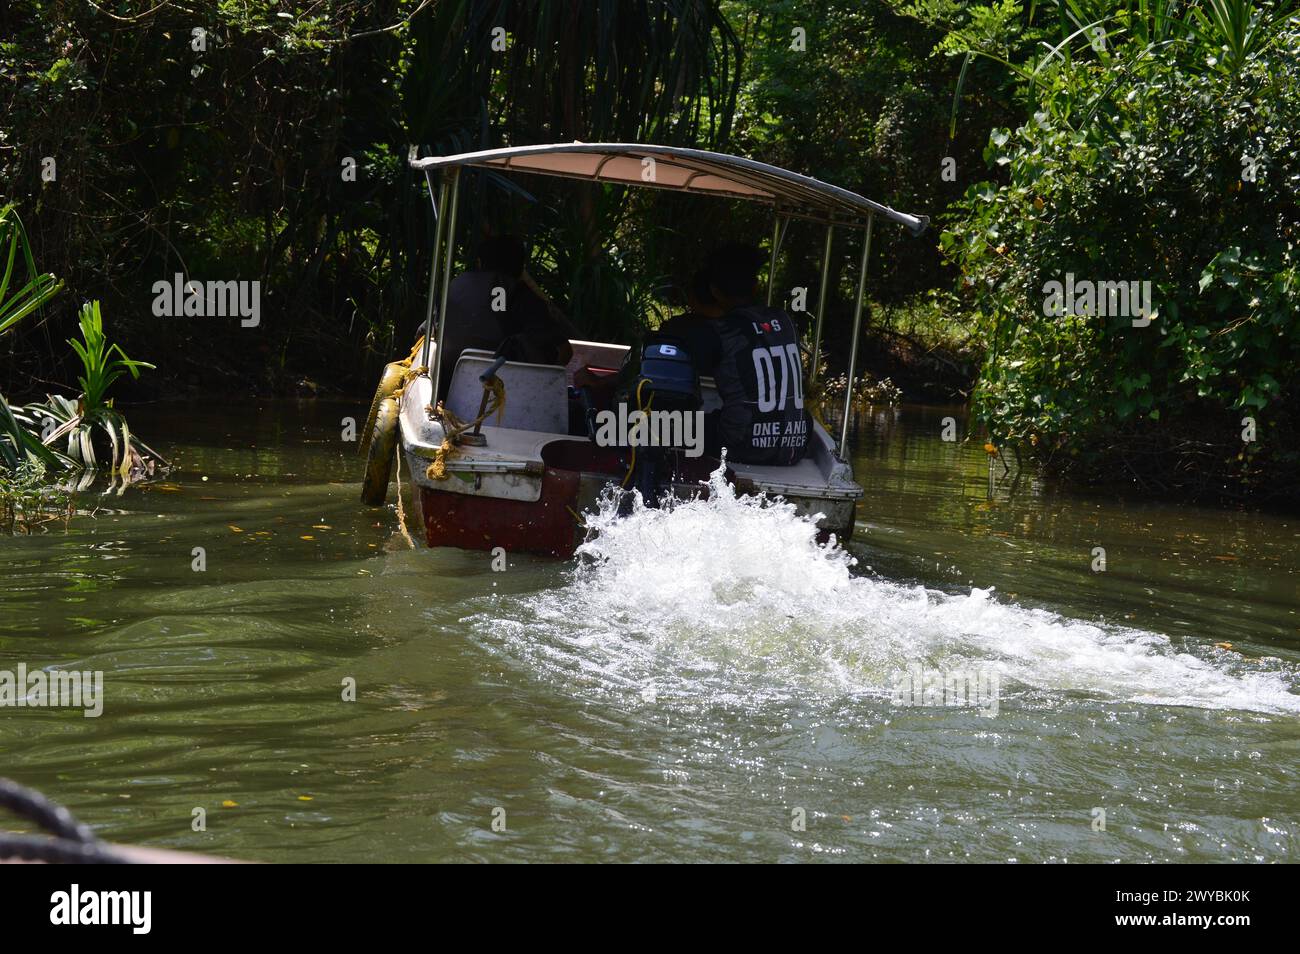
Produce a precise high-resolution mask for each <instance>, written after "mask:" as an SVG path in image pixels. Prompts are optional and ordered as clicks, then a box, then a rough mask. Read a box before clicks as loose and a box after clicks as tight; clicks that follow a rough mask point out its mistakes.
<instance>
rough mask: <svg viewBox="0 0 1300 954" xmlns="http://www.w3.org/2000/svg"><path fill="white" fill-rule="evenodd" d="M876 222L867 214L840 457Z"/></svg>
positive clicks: (846, 437)
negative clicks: (872, 236) (873, 228)
mask: <svg viewBox="0 0 1300 954" xmlns="http://www.w3.org/2000/svg"><path fill="white" fill-rule="evenodd" d="M875 223H876V215H875V213H874V212H872V213H870V214H868V215H867V230H866V233H865V234H864V235H863V237H862V262H861V263H860V264H859V265H858V297H857V301H856V302H855V303H854V305H853V344H851V345H850V346H849V379H848V380H849V383H848V387H847V388H846V389H845V391H844V420H843V421H842V422H841V423H840V457H843V456H844V450H845V448H847V447H848V443H849V411H851V410H852V408H853V377H854V374H855V373H856V372H857V367H858V338H859V337H860V336H861V334H862V296H863V294H864V293H865V292H866V288H867V263H868V262H869V261H871V229H872V226H873V225H875Z"/></svg>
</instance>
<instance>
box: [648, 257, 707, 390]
mask: <svg viewBox="0 0 1300 954" xmlns="http://www.w3.org/2000/svg"><path fill="white" fill-rule="evenodd" d="M686 305H687V309H688V310H687V311H686V312H685V313H684V314H681V315H673V316H672V317H671V318H669V319H668V320H667V321H665V322H664V323H663V324H662V325H660V326H659V331H658V334H659V335H661V336H664V337H670V338H677V339H679V340H680V341H681V342H682V344H683V345H684V346H685V348H686V350H687V352H688V353H689V354H690V356H691V360H692V361H694V362H695V371H696V373H697V374H699V375H700V376H701V377H707V376H708V375H710V374H712V373H713V369H714V368H715V367H716V366H717V364H718V362H719V361H720V360H721V358H722V351H721V347H722V341H721V339H719V338H718V333H717V330H716V328H715V327H714V322H715V321H716V320H717V319H719V318H721V317H722V314H723V308H722V306H721V305H720V304H719V303H718V301H717V299H715V298H714V297H713V292H712V291H710V290H709V276H708V273H706V272H705V271H704V270H703V269H701V270H700V271H697V272H696V273H695V274H694V275H692V276H691V281H690V284H688V285H687V286H686Z"/></svg>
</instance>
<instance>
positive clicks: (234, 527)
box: [226, 523, 244, 533]
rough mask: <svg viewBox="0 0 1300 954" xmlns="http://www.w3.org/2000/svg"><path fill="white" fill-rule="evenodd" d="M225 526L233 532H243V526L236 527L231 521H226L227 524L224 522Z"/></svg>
mask: <svg viewBox="0 0 1300 954" xmlns="http://www.w3.org/2000/svg"><path fill="white" fill-rule="evenodd" d="M226 526H227V527H229V528H230V529H231V531H232V532H233V533H243V532H244V528H243V527H237V526H235V525H234V524H233V523H228V524H226Z"/></svg>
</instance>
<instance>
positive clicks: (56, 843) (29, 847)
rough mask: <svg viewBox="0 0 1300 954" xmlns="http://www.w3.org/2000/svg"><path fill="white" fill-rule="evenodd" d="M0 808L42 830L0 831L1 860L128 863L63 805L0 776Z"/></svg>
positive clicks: (58, 862)
mask: <svg viewBox="0 0 1300 954" xmlns="http://www.w3.org/2000/svg"><path fill="white" fill-rule="evenodd" d="M0 808H7V809H9V811H11V812H13V813H14V814H15V815H17V816H18V817H19V818H21V819H23V820H25V821H29V822H31V823H32V824H34V825H36V827H37V828H39V829H41V831H42V832H43V834H39V835H14V834H0V859H9V858H16V859H18V860H19V861H43V862H45V863H46V864H119V865H122V864H131V861H130V860H129V859H127V858H124V857H122V856H121V855H120V854H118V853H116V852H114V851H112V850H111V849H110V848H109V847H108V846H106V845H105V844H104V843H103V842H101V841H100V840H99V839H98V838H96V837H95V833H94V832H93V831H91V830H90V827H89V826H88V825H85V824H82V823H81V822H79V821H78V820H77V819H76V818H75V817H74V816H73V814H72V812H70V811H68V810H67V809H66V808H64V807H63V806H62V805H59V804H57V803H56V802H52V801H50V800H49V799H48V798H46V797H45V796H44V795H42V794H41V793H40V792H38V791H36V790H34V789H30V788H27V787H26V786H24V785H19V784H18V783H17V782H14V781H10V780H9V779H7V778H0Z"/></svg>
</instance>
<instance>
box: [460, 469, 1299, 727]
mask: <svg viewBox="0 0 1300 954" xmlns="http://www.w3.org/2000/svg"><path fill="white" fill-rule="evenodd" d="M588 523H589V525H590V526H591V527H592V529H593V531H594V534H593V535H592V537H591V539H590V540H589V541H588V542H587V543H585V544H584V545H583V546H582V547H581V548H580V550H579V555H578V565H577V566H576V567H575V569H574V570H573V572H572V577H571V579H570V581H569V582H568V583H567V585H565V586H563V587H560V588H558V589H552V590H547V591H544V592H542V593H539V594H533V595H531V596H528V597H526V598H510V599H503V600H501V601H500V602H499V603H498V605H497V608H496V612H493V613H492V614H486V613H485V614H480V616H479V617H477V618H475V619H474V620H473V622H474V623H475V625H476V626H477V628H479V630H480V631H481V632H487V631H489V630H490V631H491V632H492V633H493V634H494V637H493V638H494V639H501V638H504V640H505V643H506V648H507V652H508V654H510V655H513V656H518V657H520V658H521V659H522V661H523V662H524V663H525V664H526V665H528V666H529V667H531V668H532V669H534V670H535V671H538V672H540V673H541V674H543V675H546V676H549V677H551V678H555V679H557V680H559V681H562V682H565V683H570V684H577V685H578V686H581V687H583V689H584V690H585V691H595V692H608V693H627V692H637V693H641V694H642V695H644V696H646V697H647V698H649V697H651V696H653V698H655V699H657V700H659V701H664V700H668V699H672V700H676V701H677V702H679V703H683V704H691V705H715V704H729V705H741V706H746V707H749V706H762V705H764V704H766V703H770V702H772V701H783V700H790V699H796V698H797V699H803V700H809V699H811V698H820V699H823V700H836V699H840V700H842V699H845V698H854V697H867V698H870V697H875V698H888V697H889V696H890V694H891V691H892V688H893V685H894V680H895V678H896V676H897V675H898V674H899V673H900V672H902V671H903V670H906V669H908V668H909V667H911V666H914V665H917V664H919V665H921V666H924V667H926V668H929V669H937V670H945V671H951V670H954V669H964V670H968V671H970V670H976V669H979V670H981V671H984V672H995V673H996V674H997V676H998V678H999V680H1000V684H1001V686H1002V693H1003V696H1004V699H1005V698H1007V697H1008V696H1010V697H1015V696H1016V695H1017V694H1021V695H1026V694H1034V695H1035V696H1036V697H1037V696H1038V695H1041V694H1044V693H1045V694H1046V695H1047V698H1048V699H1049V700H1057V701H1059V700H1060V699H1062V698H1063V697H1065V696H1067V695H1082V696H1085V697H1092V698H1098V699H1101V700H1104V701H1128V702H1137V703H1146V704H1152V705H1169V706H1194V707H1201V708H1218V709H1238V710H1248V711H1258V712H1286V713H1300V694H1297V685H1298V683H1300V679H1298V678H1297V672H1296V667H1294V666H1293V665H1290V664H1288V663H1284V662H1283V661H1281V660H1276V659H1273V660H1255V661H1251V660H1247V659H1245V658H1243V657H1241V656H1239V655H1238V654H1235V653H1228V652H1222V651H1219V650H1215V649H1213V648H1212V647H1210V646H1208V645H1207V646H1206V647H1205V648H1204V649H1197V650H1195V651H1186V650H1180V649H1178V648H1176V647H1175V646H1173V645H1172V644H1171V643H1170V641H1169V639H1168V638H1166V637H1165V636H1162V635H1159V634H1156V633H1151V632H1145V631H1141V630H1136V629H1132V628H1128V627H1119V626H1111V625H1105V624H1097V623H1090V622H1085V621H1081V620H1073V619H1069V618H1065V617H1062V616H1060V615H1057V614H1054V613H1050V612H1047V611H1044V610H1038V609H1029V608H1025V607H1022V606H1018V605H1016V604H1014V603H1010V602H1006V601H1002V600H1000V599H998V598H995V596H994V595H993V594H992V593H991V592H990V591H989V590H980V589H973V590H971V591H970V592H969V593H968V594H962V595H951V594H946V593H942V592H938V591H935V590H931V589H927V588H925V587H922V586H916V585H904V584H899V583H893V582H889V581H886V580H882V579H877V578H872V577H867V576H862V575H855V574H854V573H853V572H852V571H853V567H854V566H855V563H856V561H855V559H854V558H853V556H852V555H851V554H849V553H848V552H846V551H845V550H843V549H842V548H840V547H839V546H837V545H836V544H835V542H834V541H833V540H832V541H831V542H830V543H826V544H819V543H818V541H817V530H816V527H815V524H814V522H813V521H812V520H811V519H808V518H805V517H801V516H799V515H798V514H797V513H796V512H795V509H794V507H793V506H791V505H789V504H786V503H784V502H780V501H772V500H767V499H765V498H762V497H745V496H737V495H736V494H735V492H734V491H733V489H732V487H731V486H730V485H728V484H727V483H726V482H725V481H724V480H723V479H722V477H721V473H720V472H719V473H717V474H714V475H713V477H712V478H711V480H710V487H709V496H708V498H707V499H699V500H693V501H688V502H684V503H678V504H677V505H675V506H673V507H672V508H671V509H662V510H652V509H647V508H644V507H641V506H639V505H638V506H637V507H636V508H635V509H634V511H633V512H632V513H631V514H630V515H629V516H626V517H619V516H618V515H617V506H616V504H615V502H614V501H613V500H607V501H605V502H604V503H603V504H602V506H601V508H600V512H599V513H598V514H595V515H594V516H592V517H590V518H589V520H588ZM1004 704H1005V703H1004Z"/></svg>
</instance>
